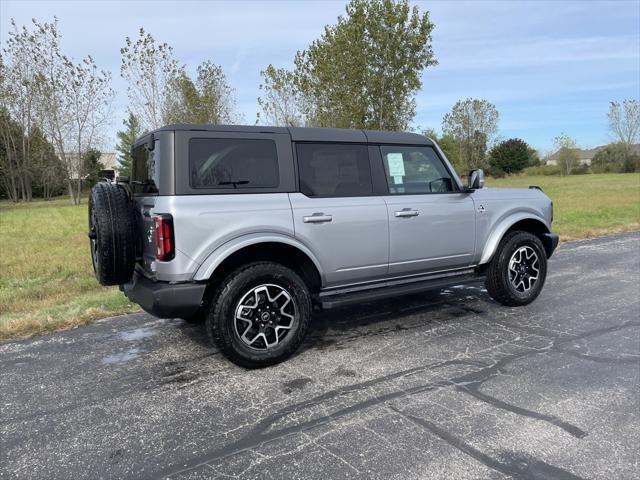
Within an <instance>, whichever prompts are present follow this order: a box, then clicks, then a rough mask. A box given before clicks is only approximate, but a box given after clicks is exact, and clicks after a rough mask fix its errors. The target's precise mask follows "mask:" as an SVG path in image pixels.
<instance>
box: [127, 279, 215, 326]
mask: <svg viewBox="0 0 640 480" xmlns="http://www.w3.org/2000/svg"><path fill="white" fill-rule="evenodd" d="M206 287H207V286H206V284H204V283H194V282H189V283H169V282H154V281H152V280H149V279H148V278H146V277H143V276H142V275H140V273H138V272H134V274H133V277H132V278H131V280H130V281H129V282H128V283H125V284H124V285H120V290H122V291H123V292H124V294H125V295H126V296H127V298H128V299H129V300H131V301H132V302H134V303H137V304H138V305H140V306H141V307H142V309H143V310H144V311H145V312H147V313H150V314H151V315H155V316H156V317H160V318H189V317H191V316H193V315H194V314H195V313H196V312H197V311H198V309H199V308H200V306H201V305H202V299H203V297H204V291H205V288H206Z"/></svg>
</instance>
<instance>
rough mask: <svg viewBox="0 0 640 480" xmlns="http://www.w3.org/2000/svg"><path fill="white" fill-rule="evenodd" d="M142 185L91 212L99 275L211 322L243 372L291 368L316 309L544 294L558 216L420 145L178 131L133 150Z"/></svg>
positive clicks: (114, 190) (376, 135)
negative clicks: (464, 293) (448, 295)
mask: <svg viewBox="0 0 640 480" xmlns="http://www.w3.org/2000/svg"><path fill="white" fill-rule="evenodd" d="M131 151H132V173H131V176H130V178H124V177H121V178H119V179H118V180H117V181H116V182H109V181H105V182H100V183H98V184H97V185H96V186H95V187H94V188H93V189H92V191H91V195H90V201H89V238H90V243H91V257H92V261H93V267H94V270H95V273H96V277H97V279H98V280H99V282H100V283H101V284H103V285H119V286H120V289H121V290H122V291H123V292H124V294H125V295H126V296H127V297H129V298H130V299H131V300H132V301H133V302H135V303H138V304H139V305H140V306H141V307H142V308H143V309H144V310H145V311H147V312H149V313H151V314H153V315H156V316H159V317H169V318H174V317H177V318H184V319H198V318H204V319H205V325H206V330H207V332H208V335H209V336H210V338H211V339H212V340H213V341H214V342H215V344H217V345H218V346H219V348H220V349H221V350H222V352H223V353H224V354H225V355H226V356H227V357H228V358H229V359H230V360H232V361H233V362H235V363H236V364H239V365H242V366H245V367H249V368H255V367H262V366H266V365H270V364H274V363H277V362H280V361H282V360H284V359H285V358H287V357H288V356H290V355H291V354H292V353H293V352H295V351H296V349H297V348H298V347H299V345H300V344H301V342H302V341H303V338H304V336H305V333H306V331H307V328H308V325H309V321H310V316H311V312H312V309H313V307H314V306H317V307H319V308H332V307H336V306H339V305H345V304H350V303H351V304H353V303H362V302H370V301H373V300H376V299H381V298H385V297H391V296H398V295H403V294H408V293H415V292H420V291H424V290H427V289H438V288H444V287H446V286H451V285H457V284H462V283H465V282H477V281H478V280H480V279H482V278H484V281H485V285H486V289H487V291H488V293H489V295H490V296H491V297H493V298H494V299H495V300H496V301H498V302H500V303H501V304H503V305H506V306H519V305H526V304H528V303H530V302H532V301H533V300H534V299H535V298H536V297H537V296H538V294H539V293H540V290H541V289H542V287H543V285H544V282H545V277H546V274H547V259H548V258H549V257H550V256H551V254H552V253H553V251H554V249H555V248H556V246H557V243H558V236H557V235H554V234H553V233H551V222H552V220H553V204H552V202H551V201H550V200H549V198H548V197H547V196H546V195H545V194H544V193H543V192H542V191H541V190H540V189H538V188H535V187H531V188H529V189H490V188H483V184H484V175H483V172H482V170H472V171H471V172H470V174H469V177H468V182H466V183H465V184H463V183H462V182H461V181H460V179H459V178H458V176H457V175H456V173H455V172H454V170H453V168H452V167H451V164H450V163H449V162H448V161H447V159H446V157H445V155H444V154H443V153H442V151H441V150H440V148H439V147H438V145H437V144H436V143H435V142H433V141H431V140H429V139H427V138H425V137H423V136H421V135H418V134H413V133H399V132H381V131H369V130H343V129H320V128H285V127H281V128H280V127H279V128H270V127H260V126H253V127H244V126H220V125H169V126H166V127H163V128H160V129H158V130H155V131H153V132H151V133H148V134H146V135H145V136H144V137H142V138H140V139H139V140H138V141H136V143H135V144H134V145H133V146H132V150H131Z"/></svg>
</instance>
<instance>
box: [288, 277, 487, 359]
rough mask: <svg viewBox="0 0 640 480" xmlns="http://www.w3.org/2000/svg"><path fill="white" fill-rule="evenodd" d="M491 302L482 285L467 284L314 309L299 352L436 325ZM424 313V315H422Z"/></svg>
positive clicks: (480, 311)
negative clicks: (329, 308)
mask: <svg viewBox="0 0 640 480" xmlns="http://www.w3.org/2000/svg"><path fill="white" fill-rule="evenodd" d="M485 302H492V300H491V298H490V297H489V295H488V294H487V293H486V291H485V290H484V288H483V285H482V284H481V283H480V282H478V283H477V284H469V285H464V286H460V287H454V288H449V289H444V290H434V291H429V292H423V293H418V294H412V295H406V296H402V297H397V298H390V299H386V300H378V301H375V302H368V303H362V304H358V305H351V306H346V307H339V308H335V309H331V310H325V311H315V312H314V313H313V316H312V319H311V325H310V327H309V333H308V335H307V339H306V340H305V342H304V343H303V345H302V346H301V348H300V351H304V350H308V349H313V348H320V349H323V348H326V347H328V346H331V345H336V344H337V343H338V342H340V343H342V342H344V341H349V340H353V339H354V338H358V337H367V336H372V335H380V334H384V333H388V332H390V331H394V330H395V331H399V330H409V329H413V328H424V327H425V326H429V325H436V324H438V325H439V324H441V323H443V322H446V321H448V320H452V319H456V318H460V317H464V316H467V315H482V314H484V313H485V307H484V306H483V303H485ZM425 315H426V316H425Z"/></svg>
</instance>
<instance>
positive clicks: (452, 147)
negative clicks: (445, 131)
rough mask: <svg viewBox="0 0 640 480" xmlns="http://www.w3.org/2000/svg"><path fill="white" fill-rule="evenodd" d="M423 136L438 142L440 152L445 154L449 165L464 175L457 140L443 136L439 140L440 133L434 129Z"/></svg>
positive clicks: (429, 129) (425, 132)
mask: <svg viewBox="0 0 640 480" xmlns="http://www.w3.org/2000/svg"><path fill="white" fill-rule="evenodd" d="M422 135H424V136H425V137H427V138H429V139H431V140H433V141H435V142H438V146H439V147H440V150H442V152H443V153H444V154H445V156H446V157H447V160H449V163H451V165H453V168H454V169H455V170H456V171H457V172H458V173H463V172H462V170H461V168H460V167H461V166H460V157H459V156H458V152H459V148H458V144H457V143H456V140H455V139H454V138H453V137H452V136H451V135H442V136H441V137H439V138H438V133H437V132H436V131H435V130H434V129H433V128H427V129H425V130H423V131H422Z"/></svg>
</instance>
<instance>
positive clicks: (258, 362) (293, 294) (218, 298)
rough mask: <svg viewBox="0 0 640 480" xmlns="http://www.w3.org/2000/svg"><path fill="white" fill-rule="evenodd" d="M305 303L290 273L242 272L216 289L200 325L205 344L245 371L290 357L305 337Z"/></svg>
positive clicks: (269, 267) (255, 268)
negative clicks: (208, 341)
mask: <svg viewBox="0 0 640 480" xmlns="http://www.w3.org/2000/svg"><path fill="white" fill-rule="evenodd" d="M310 316H311V297H310V295H309V291H308V289H307V286H306V285H305V283H304V282H303V281H302V279H301V278H300V277H299V276H298V275H297V274H296V273H295V272H294V271H292V270H290V269H289V268H286V267H284V266H282V265H280V264H277V263H272V262H260V263H253V264H249V265H246V266H243V267H241V268H239V269H238V270H236V271H235V272H233V273H232V274H230V275H229V276H228V277H227V278H226V279H225V280H223V281H222V283H221V288H220V289H219V290H218V292H217V294H216V295H215V297H214V299H213V302H212V306H211V308H210V310H209V312H208V315H207V319H206V329H207V333H208V334H209V336H210V338H211V340H212V341H213V342H214V343H215V344H216V345H217V346H218V347H219V348H220V350H222V352H223V353H224V354H225V355H226V356H227V358H229V359H230V360H231V361H232V362H234V363H236V364H237V365H240V366H243V367H247V368H260V367H265V366H268V365H273V364H275V363H279V362H281V361H283V360H285V359H286V358H287V357H289V356H291V355H292V354H293V353H294V352H295V351H296V350H297V349H298V347H299V346H300V344H301V343H302V340H303V339H304V336H305V334H306V332H307V327H308V325H309V319H310Z"/></svg>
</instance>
